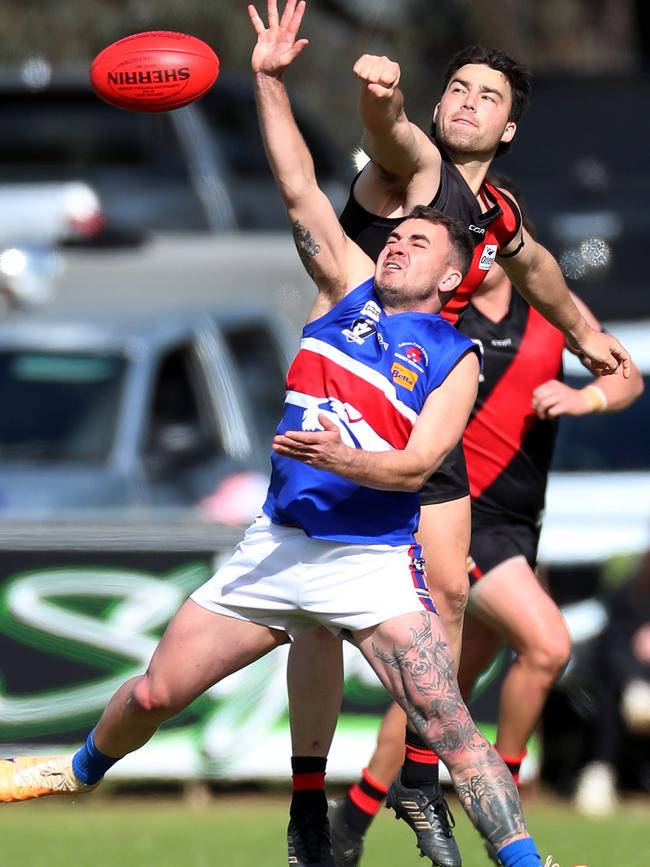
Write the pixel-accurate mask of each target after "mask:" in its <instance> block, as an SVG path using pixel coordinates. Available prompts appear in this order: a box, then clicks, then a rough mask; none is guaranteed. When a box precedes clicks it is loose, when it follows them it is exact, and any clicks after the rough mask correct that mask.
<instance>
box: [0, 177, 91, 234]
mask: <svg viewBox="0 0 650 867" xmlns="http://www.w3.org/2000/svg"><path fill="white" fill-rule="evenodd" d="M103 225H104V218H103V216H102V210H101V205H100V202H99V197H98V195H97V193H96V192H95V191H94V190H93V189H92V188H91V187H90V186H89V185H88V184H86V183H84V182H83V181H66V182H62V183H57V182H54V181H52V182H44V183H23V184H0V244H7V243H12V242H13V243H15V242H17V241H18V242H21V243H27V242H40V243H46V244H56V243H60V242H62V241H63V242H65V241H74V240H79V239H84V238H93V237H95V236H96V235H98V234H99V233H100V232H101V230H102V228H103Z"/></svg>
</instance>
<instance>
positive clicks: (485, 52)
mask: <svg viewBox="0 0 650 867" xmlns="http://www.w3.org/2000/svg"><path fill="white" fill-rule="evenodd" d="M474 63H475V64H482V65H483V66H489V67H490V69H496V71H497V72H501V73H503V75H505V77H506V78H507V79H508V83H509V84H510V90H511V91H512V105H511V106H510V115H509V116H508V120H509V121H514V122H515V123H517V121H518V120H519V118H520V117H521V116H522V114H523V113H524V112H525V111H526V109H527V108H528V99H529V97H530V87H531V85H530V71H529V70H528V69H527V68H526V67H525V66H523V65H522V64H521V63H517V61H516V60H515V59H514V58H512V57H510V55H509V54H506V53H505V51H501V50H500V49H498V48H484V47H483V46H482V45H468V46H467V48H461V50H460V51H457V52H456V54H454V56H453V57H452V58H451V60H450V61H449V64H448V66H447V69H446V70H445V75H444V79H443V82H442V90H443V92H444V91H445V90H446V88H447V85H448V84H449V82H450V81H451V79H452V78H453V77H454V73H455V72H457V71H458V70H459V69H460V68H461V67H463V66H467V65H468V64H474ZM509 149H510V143H509V142H500V143H499V146H498V147H497V150H496V156H499V155H500V154H504V153H506V152H507V151H508V150H509Z"/></svg>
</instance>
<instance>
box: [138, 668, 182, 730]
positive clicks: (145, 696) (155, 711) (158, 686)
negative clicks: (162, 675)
mask: <svg viewBox="0 0 650 867" xmlns="http://www.w3.org/2000/svg"><path fill="white" fill-rule="evenodd" d="M129 704H130V705H131V708H132V710H134V711H136V712H139V713H141V714H143V715H146V716H150V717H153V718H155V719H158V720H166V719H169V718H170V717H173V716H175V715H176V714H177V713H178V712H179V711H181V710H182V709H183V708H182V706H179V705H178V703H177V702H175V701H174V700H173V697H172V695H171V692H170V690H169V689H168V687H167V686H166V685H165V684H163V683H160V681H154V679H153V678H151V677H150V676H149V674H144V675H143V676H142V677H141V678H139V679H138V681H137V682H136V683H135V684H134V686H133V689H132V691H131V697H130V702H129Z"/></svg>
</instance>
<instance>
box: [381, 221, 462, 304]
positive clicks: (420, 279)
mask: <svg viewBox="0 0 650 867" xmlns="http://www.w3.org/2000/svg"><path fill="white" fill-rule="evenodd" d="M450 254H451V242H450V241H449V236H448V234H447V230H446V228H445V227H444V226H440V225H437V224H435V223H432V222H430V221H429V220H423V219H406V220H404V221H403V222H402V223H400V224H399V226H397V227H396V229H395V230H394V231H393V232H391V234H390V235H389V236H388V240H387V242H386V246H385V247H384V249H383V250H382V251H381V253H380V254H379V258H378V259H377V267H376V270H375V287H376V289H377V293H378V295H379V297H380V298H381V301H382V304H383V306H384V308H385V309H386V310H387V311H388V312H389V313H390V312H396V311H399V310H401V311H406V310H410V311H413V312H423V313H437V312H438V311H439V310H440V309H441V308H442V304H443V301H444V300H445V299H444V298H442V299H441V297H440V293H441V292H442V293H445V294H446V293H450V292H453V291H454V290H455V289H456V287H457V286H458V284H459V283H460V281H461V279H462V275H461V273H460V271H459V270H458V269H457V268H455V267H454V266H452V265H450V264H449V261H450Z"/></svg>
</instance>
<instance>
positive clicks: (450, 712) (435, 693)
mask: <svg viewBox="0 0 650 867" xmlns="http://www.w3.org/2000/svg"><path fill="white" fill-rule="evenodd" d="M421 617H422V621H421V622H422V626H421V628H420V629H411V630H410V640H409V641H408V642H407V643H406V644H404V645H397V644H393V647H392V649H391V650H390V651H386V650H384V649H382V648H381V647H379V646H378V645H377V644H373V653H374V655H375V657H376V658H378V659H380V660H381V661H382V662H383V663H384V664H385V665H387V666H389V667H390V668H392V669H394V670H395V671H397V672H399V683H398V686H397V688H398V691H399V692H400V693H401V695H400V696H399V697H400V698H401V699H402V701H403V702H404V707H405V709H406V711H407V713H408V715H409V718H410V719H411V722H412V723H413V725H414V726H415V727H416V729H417V730H418V732H419V734H420V735H421V736H422V737H423V738H424V739H425V740H426V741H427V742H428V743H430V744H431V746H432V747H433V749H434V751H435V752H436V753H437V754H438V755H439V756H441V758H443V760H445V762H446V763H447V765H448V766H449V770H450V772H451V774H452V778H453V780H454V784H455V785H456V789H457V792H458V797H459V798H460V800H461V803H462V805H463V807H464V808H465V810H466V812H467V813H468V815H469V817H470V818H471V820H472V822H473V823H474V824H475V825H476V827H477V828H478V829H479V830H480V831H481V833H482V834H483V835H484V836H485V837H487V838H488V839H490V841H491V842H492V843H494V844H495V845H497V846H503V845H504V844H505V843H507V842H509V841H510V840H512V839H514V838H515V837H517V836H520V835H522V834H526V833H527V831H526V826H525V823H524V819H523V816H522V812H521V804H520V802H519V795H518V793H517V789H516V786H515V785H514V782H513V780H512V777H511V775H510V773H509V771H508V769H507V768H506V766H505V765H504V763H503V762H502V760H501V759H500V757H499V756H498V754H497V753H496V751H495V750H494V748H493V747H492V746H491V745H490V744H489V743H488V741H487V740H486V739H485V738H484V737H483V735H482V734H481V733H480V732H479V731H478V729H477V728H476V726H475V724H474V721H473V720H472V718H471V716H470V715H469V711H468V710H467V708H466V706H465V703H464V701H463V699H462V696H461V695H460V690H459V689H458V683H457V681H456V677H455V675H454V664H453V660H452V658H451V654H450V653H449V646H448V644H447V643H446V642H445V641H444V640H443V639H442V637H441V636H440V635H437V636H434V634H433V631H432V628H431V620H430V619H429V616H428V615H427V614H425V613H424V612H423V613H422V614H421Z"/></svg>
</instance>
